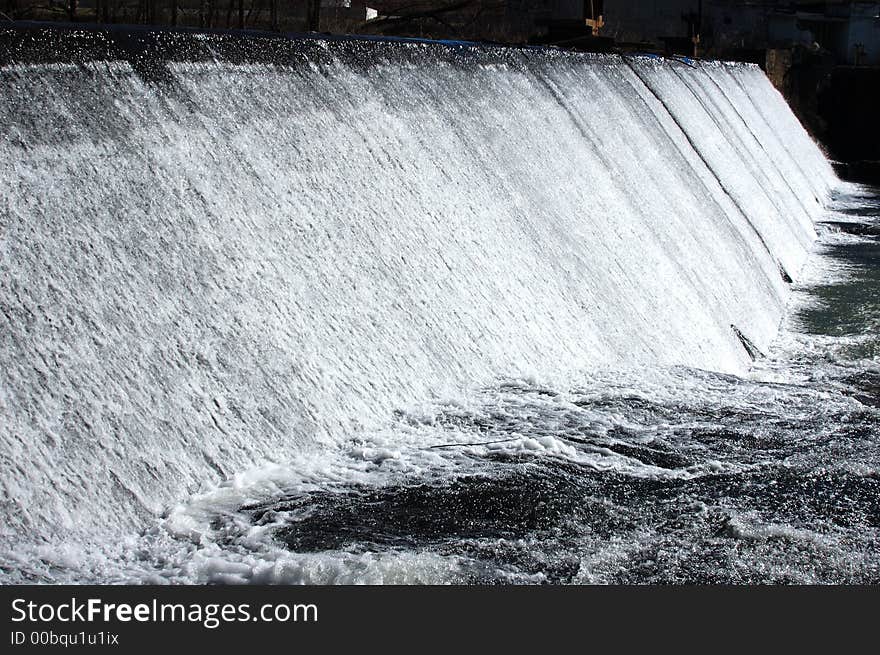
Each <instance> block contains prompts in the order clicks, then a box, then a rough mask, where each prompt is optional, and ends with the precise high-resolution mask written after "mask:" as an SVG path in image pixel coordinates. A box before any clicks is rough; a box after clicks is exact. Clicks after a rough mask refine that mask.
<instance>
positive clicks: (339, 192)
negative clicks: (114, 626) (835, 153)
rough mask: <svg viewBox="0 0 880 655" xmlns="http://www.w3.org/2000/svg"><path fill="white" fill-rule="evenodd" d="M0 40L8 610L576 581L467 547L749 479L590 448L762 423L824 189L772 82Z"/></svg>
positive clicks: (738, 76) (275, 47) (450, 54)
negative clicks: (134, 588)
mask: <svg viewBox="0 0 880 655" xmlns="http://www.w3.org/2000/svg"><path fill="white" fill-rule="evenodd" d="M0 43H2V49H3V50H2V53H3V54H2V68H0V85H2V87H0V88H2V90H0V125H2V126H3V127H2V135H3V138H2V140H0V181H2V186H3V194H2V204H0V272H2V275H0V310H2V311H0V323H2V330H0V370H2V371H3V380H2V385H0V453H2V489H3V516H2V518H3V521H2V526H3V527H2V528H0V530H2V532H0V566H2V571H3V573H4V576H5V577H6V578H7V579H10V580H68V579H75V580H104V581H107V580H123V579H125V580H128V579H146V580H155V579H157V578H163V579H179V580H197V581H198V580H202V581H204V580H219V581H224V580H227V581H228V580H242V579H243V580H250V581H257V582H259V581H285V580H298V581H316V582H322V581H353V580H365V581H388V580H391V581H414V580H435V579H447V578H448V579H468V580H482V579H497V578H498V577H499V576H500V577H501V579H511V580H520V581H522V580H538V581H541V580H548V579H549V580H571V579H575V577H576V576H575V577H573V576H574V574H572V575H568V574H565V573H564V572H565V571H568V570H569V569H568V568H566V567H569V568H570V565H569V563H563V564H564V565H563V564H560V563H559V562H556V563H554V564H552V565H551V564H546V563H545V565H544V567H543V568H542V567H541V566H540V565H538V564H534V563H533V564H530V565H529V566H517V565H515V564H514V563H511V562H512V561H513V560H508V559H504V558H502V560H503V561H502V562H501V564H498V565H497V566H489V565H485V562H486V561H490V560H491V558H488V559H487V557H485V556H481V555H480V551H481V549H485V548H486V543H489V542H491V543H493V544H495V545H496V546H497V544H498V539H501V540H502V541H503V542H504V543H509V542H506V541H504V540H505V539H508V540H509V539H511V538H514V539H525V538H526V537H527V535H528V534H532V533H533V532H535V531H538V532H541V531H543V532H541V533H542V534H544V533H546V532H547V530H550V531H551V532H552V531H553V530H557V531H558V530H559V529H560V528H559V525H560V524H561V523H560V522H566V521H573V520H576V519H575V518H574V517H576V516H581V513H582V512H583V511H584V508H585V507H592V505H590V503H588V502H585V501H584V498H585V495H584V494H586V495H587V496H589V497H590V498H598V497H606V498H607V499H609V502H611V501H610V499H611V498H613V496H614V489H602V490H599V491H596V490H593V489H590V490H587V489H586V488H585V485H587V486H589V485H592V484H594V483H595V482H596V480H595V479H594V476H593V475H586V474H584V473H583V471H580V472H578V471H575V470H573V469H572V468H571V467H575V468H577V467H586V470H587V471H590V472H592V473H593V474H595V473H596V472H597V471H599V472H600V473H601V472H605V473H604V475H606V476H607V477H602V478H600V480H599V483H601V484H611V481H616V483H619V484H620V485H623V484H624V483H623V482H621V480H622V479H624V480H629V481H631V482H632V484H649V482H646V481H651V480H653V481H655V482H656V483H657V484H660V482H657V481H658V480H660V481H664V480H665V481H667V482H668V483H669V484H673V482H670V481H673V480H678V481H679V482H682V481H684V480H692V479H701V480H702V479H704V478H705V479H715V478H714V477H712V476H717V475H725V474H730V473H731V471H732V470H733V469H734V468H735V467H734V465H733V464H730V463H725V462H724V458H723V457H721V456H718V457H711V458H708V459H707V460H706V461H698V460H699V458H695V457H692V456H691V455H688V454H681V453H678V454H675V455H673V454H670V455H669V456H668V457H667V458H666V459H665V460H664V459H663V457H660V456H656V454H655V456H651V457H648V456H639V450H638V449H639V448H640V447H641V446H639V445H633V444H630V445H629V446H627V448H629V449H630V450H626V448H624V447H622V446H621V447H614V444H613V443H611V442H608V443H606V442H605V441H602V442H601V443H599V442H595V441H591V439H592V438H593V437H596V435H600V436H601V439H605V440H606V441H607V439H609V438H610V437H609V435H610V434H611V433H613V431H614V430H615V429H621V430H623V427H621V426H622V424H627V423H630V422H632V421H636V419H634V418H633V417H632V415H631V414H629V412H631V411H636V412H637V413H639V414H640V416H641V415H642V414H645V415H644V416H642V417H641V418H642V419H644V420H645V421H647V422H649V423H650V422H651V421H654V422H655V424H656V425H665V426H667V427H668V426H669V425H670V421H673V420H674V419H673V418H672V417H671V416H667V415H665V414H664V411H670V410H669V407H666V408H665V409H664V408H663V407H660V406H661V405H662V404H663V403H664V401H667V400H668V401H669V402H671V403H672V406H673V407H680V406H684V405H687V402H691V403H692V404H698V403H697V402H696V401H695V400H693V398H694V397H700V398H703V399H704V400H706V397H708V398H709V399H708V400H706V402H709V403H719V402H720V403H723V402H727V401H726V400H724V399H723V398H724V397H726V396H728V395H729V397H730V398H738V394H740V395H742V396H743V398H744V399H743V403H745V404H746V405H748V406H750V405H751V404H752V403H754V404H755V405H756V406H760V405H761V404H762V403H770V402H771V400H770V399H769V396H772V394H773V392H772V389H771V388H770V387H766V386H761V385H758V386H757V387H755V388H753V387H751V386H748V385H745V386H744V387H742V388H743V389H745V391H740V388H741V387H739V386H737V385H735V384H733V383H731V382H729V380H730V379H733V378H729V377H727V376H728V375H730V374H734V375H739V376H743V375H745V374H746V373H747V372H748V371H749V367H750V365H751V363H752V361H751V358H752V357H754V356H760V355H761V354H764V353H767V352H768V351H769V349H770V348H771V343H772V342H773V340H774V338H775V336H776V335H777V332H778V329H779V326H780V322H781V321H782V319H783V316H784V312H785V307H786V302H787V300H788V295H789V293H788V291H789V286H790V283H791V281H792V280H794V281H795V282H797V281H798V280H799V279H800V275H801V273H802V270H803V267H804V264H805V263H806V261H807V257H808V254H809V252H810V249H811V247H812V246H811V244H812V243H813V241H814V239H815V238H816V230H815V222H816V221H817V220H819V219H820V218H821V217H822V216H823V215H824V212H825V211H826V210H825V207H826V204H827V203H828V201H829V199H830V198H831V194H832V192H833V191H834V189H835V188H837V187H838V186H839V181H838V180H837V178H836V177H835V175H834V174H833V171H832V169H831V167H830V165H829V163H828V162H827V161H826V159H825V158H824V156H823V155H822V153H821V152H820V151H819V149H818V148H817V147H816V146H815V144H814V143H813V142H812V141H811V140H810V139H809V137H808V136H807V135H806V133H805V132H804V131H803V129H802V128H801V127H800V125H799V124H798V123H797V121H796V119H795V118H794V117H793V116H792V114H791V112H790V111H789V110H788V108H787V107H786V106H785V103H784V100H783V99H782V98H781V96H779V94H778V93H777V92H776V91H775V90H774V89H773V88H772V87H771V85H770V83H769V81H768V80H767V79H766V77H765V76H764V75H763V73H762V72H761V71H760V70H759V69H758V68H756V67H754V66H748V65H732V64H730V65H728V64H716V63H698V64H693V63H689V62H676V61H661V60H655V59H647V58H622V57H619V56H592V55H583V54H572V53H563V52H556V51H548V50H518V49H495V48H486V47H470V46H461V45H459V46H448V45H438V44H422V43H381V42H378V43H377V42H363V41H351V40H341V41H295V40H287V39H282V38H257V37H253V38H233V37H229V36H218V35H213V36H211V35H182V34H169V33H158V34H156V33H149V32H140V33H125V32H107V31H91V32H77V31H67V32H58V31H52V32H43V31H41V30H37V29H33V30H8V31H5V32H0ZM681 367H688V368H687V369H682V368H681ZM684 371H689V372H687V373H685V372H684ZM706 371H714V372H715V373H712V374H710V373H706ZM724 381H727V382H724ZM725 384H726V385H728V386H724V385H725ZM722 387H723V390H722ZM728 387H730V388H728ZM731 389H733V391H731ZM563 390H564V391H563ZM636 390H637V391H636ZM564 393H567V394H574V396H573V397H569V398H567V400H565V401H564V402H563V401H561V400H560V397H561V396H560V394H564ZM604 393H608V394H610V398H612V399H613V398H616V399H617V400H620V398H623V399H627V398H629V399H630V400H632V399H635V400H633V402H623V403H622V404H620V403H617V404H614V403H611V406H612V409H610V410H609V409H608V407H604V409H603V406H602V402H605V401H602V400H601V398H600V396H602V394H604ZM652 393H654V394H655V396H654V397H650V395H651V394H652ZM751 393H754V394H755V396H756V397H755V398H751V397H750V396H749V394H751ZM804 393H806V392H804ZM689 394H692V395H689ZM700 394H703V395H702V396H701V395H700ZM523 398H525V400H523ZM682 398H691V400H690V401H686V400H682ZM750 398H751V399H750ZM606 400H607V399H606ZM728 400H729V398H728ZM609 402H611V401H610V400H609ZM645 402H650V403H653V404H656V405H657V406H656V407H655V406H654V405H652V406H651V407H644V406H643V404H644V403H645ZM729 402H734V401H733V400H729ZM804 403H805V406H806V404H808V403H807V401H804ZM508 405H515V406H516V407H518V408H519V409H518V410H516V411H513V410H511V409H510V406H508ZM658 407H659V409H658ZM505 408H506V409H505ZM682 411H685V410H682ZM687 411H690V412H691V413H692V414H699V411H701V410H697V409H693V408H691V409H690V410H687ZM756 411H757V410H756ZM841 411H845V410H843V409H842V410H841ZM621 417H623V418H621ZM640 420H641V419H640ZM694 421H695V422H699V421H697V419H694ZM747 423H748V421H745V420H744V421H743V425H746V424H747ZM618 424H620V425H618ZM749 425H751V424H749ZM615 426H616V427H615ZM630 427H631V426H630ZM591 435H592V436H591ZM596 438H599V437H596ZM601 439H600V441H601ZM624 441H626V440H625V439H624ZM681 441H682V443H687V439H685V438H684V437H682V440H681ZM643 445H644V444H642V446H643ZM633 449H634V450H633ZM643 454H644V453H643ZM542 457H543V459H542ZM652 457H653V459H652ZM658 457H659V459H658ZM524 458H537V459H529V460H528V461H525V463H524ZM676 458H678V459H676ZM661 460H663V461H661ZM667 460H668V461H667ZM547 462H556V463H557V464H558V467H556V468H554V467H550V468H547V469H546V470H545V468H540V467H547V466H548V465H547ZM664 462H665V463H664ZM510 467H512V468H510ZM523 467H525V469H523ZM535 467H539V468H540V470H538V468H535ZM737 470H738V469H737ZM872 470H873V469H872ZM444 480H445V482H443V481H444ZM450 480H452V482H450ZM536 480H537V481H536ZM682 484H684V482H682ZM612 486H613V485H612ZM425 489H430V490H431V492H430V493H427V492H425V493H424V494H422V495H419V493H417V491H414V490H422V491H424V490H425ZM560 490H562V491H560ZM426 494H427V495H426ZM364 498H368V499H369V498H372V501H371V502H373V505H374V506H375V505H377V504H378V505H379V506H381V507H382V508H384V509H382V511H379V512H378V513H377V514H376V515H375V516H372V518H370V519H369V520H367V519H363V520H358V521H355V520H354V519H353V518H352V517H354V516H355V515H358V516H361V517H362V516H363V514H364V512H365V511H366V510H365V509H364V505H363V503H364V502H366V501H364ZM548 498H550V499H553V498H562V499H564V500H561V501H560V502H559V503H556V504H554V503H553V502H551V501H548V500H547V499H548ZM450 499H452V500H450ZM462 499H464V500H462ZM597 502H598V501H597ZM359 503H360V504H359ZM444 503H445V505H444ZM536 504H537V505H539V506H542V507H544V506H550V507H551V510H552V511H551V515H549V516H548V517H544V518H543V519H542V518H541V517H540V512H538V518H537V519H535V518H534V516H535V510H534V506H535V505H536ZM556 505H559V506H558V507H557V506H556ZM460 506H466V507H468V508H471V510H474V508H475V507H479V508H480V509H479V510H478V511H477V510H474V511H477V514H478V515H479V516H478V519H479V517H482V520H483V524H485V525H484V529H482V530H476V531H475V532H474V531H470V532H469V531H468V530H467V529H464V528H462V525H463V523H462V524H460V523H459V520H458V519H456V518H455V516H456V515H455V512H454V511H452V510H451V509H449V508H450V507H451V508H453V509H454V508H459V509H460ZM444 507H445V508H446V509H445V510H444ZM523 507H531V508H532V509H531V510H530V511H529V512H525V513H524V514H523V513H522V512H524V511H525V510H523ZM594 509H595V508H594ZM548 511H549V510H548ZM596 511H598V510H596ZM418 512H422V513H423V514H424V515H425V516H426V517H429V518H426V519H425V520H426V521H427V523H428V524H429V528H430V529H429V530H428V532H427V533H425V531H424V530H423V528H424V525H422V524H420V525H410V524H408V523H407V521H406V517H407V516H411V515H412V514H413V513H418ZM444 512H445V513H444ZM157 517H160V518H158V519H157ZM316 517H317V518H316ZM346 517H348V518H347V519H346ZM430 517H433V518H430ZM530 517H531V518H530ZM471 518H473V517H471ZM731 520H733V519H731ZM432 521H434V523H432ZM498 521H500V522H501V524H498V525H496V523H497V522H498ZM505 521H506V522H505ZM310 522H311V523H310ZM435 523H436V524H435ZM468 524H469V525H475V524H476V525H482V524H481V523H480V520H476V523H475V522H474V521H473V520H470V522H469V523H468ZM502 524H503V525H502ZM533 524H534V525H533ZM581 524H582V525H586V524H589V522H588V521H587V522H584V521H583V520H582V521H581ZM728 524H729V522H728V523H725V525H728ZM218 526H219V527H218ZM388 526H396V529H397V533H395V531H394V530H390V529H389V528H388ZM407 526H408V527H407ZM528 526H531V528H530V529H527V527H528ZM731 529H733V528H731ZM737 529H738V528H737ZM398 533H399V534H398ZM379 534H382V535H385V536H386V537H387V535H389V534H397V535H398V536H397V537H395V538H393V539H390V541H383V538H380V537H379V536H377V535H379ZM609 539H611V538H610V537H609ZM612 541H613V540H610V541H609V540H606V541H604V542H601V540H599V539H598V537H596V536H594V537H591V541H590V544H592V545H591V546H590V549H588V550H589V552H590V553H591V557H592V556H596V557H598V556H597V555H596V553H597V552H599V551H600V550H601V548H600V546H599V545H597V544H599V543H600V542H601V544H604V546H607V544H608V543H611V542H612ZM579 543H580V542H579ZM438 544H439V545H438ZM462 544H470V545H469V546H467V547H464V546H463V545H462ZM604 546H602V547H604ZM554 548H555V546H554ZM536 549H537V550H538V551H540V550H541V548H540V547H536ZM569 550H571V549H569ZM495 552H497V549H496V551H495ZM566 552H568V551H566ZM578 552H580V551H578ZM579 557H580V559H579V560H578V561H579V562H580V564H579V565H578V567H579V571H580V573H579V574H578V575H579V576H580V578H577V579H590V580H594V579H597V580H598V579H610V578H611V577H613V576H611V575H610V574H609V575H605V576H604V577H603V574H602V573H601V571H602V570H603V569H602V566H601V562H599V563H598V564H597V563H595V562H594V563H593V564H592V565H590V566H587V565H586V564H584V561H585V559H584V556H583V552H581V554H580V555H579ZM600 559H601V558H600ZM596 561H597V562H598V560H596ZM474 562H483V563H484V564H483V565H480V566H477V565H475V564H474ZM603 562H606V563H607V559H606V560H603ZM330 563H332V564H330ZM578 567H576V568H578ZM560 571H562V573H560ZM597 571H598V572H597ZM505 576H506V577H505ZM591 576H592V577H591ZM685 577H687V576H685Z"/></svg>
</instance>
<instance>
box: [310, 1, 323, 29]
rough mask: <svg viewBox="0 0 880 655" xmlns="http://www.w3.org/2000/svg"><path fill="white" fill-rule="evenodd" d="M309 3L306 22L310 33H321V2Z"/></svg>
mask: <svg viewBox="0 0 880 655" xmlns="http://www.w3.org/2000/svg"><path fill="white" fill-rule="evenodd" d="M306 1H307V2H308V5H307V6H308V13H307V15H306V22H307V23H308V29H309V31H310V32H320V31H321V0H306Z"/></svg>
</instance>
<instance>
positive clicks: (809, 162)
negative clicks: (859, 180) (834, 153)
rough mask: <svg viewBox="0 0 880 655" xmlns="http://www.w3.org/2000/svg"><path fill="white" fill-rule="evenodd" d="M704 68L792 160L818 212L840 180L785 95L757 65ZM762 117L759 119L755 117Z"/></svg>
mask: <svg viewBox="0 0 880 655" xmlns="http://www.w3.org/2000/svg"><path fill="white" fill-rule="evenodd" d="M705 68H706V69H707V70H706V72H707V74H708V75H710V76H711V77H712V78H713V79H715V81H716V82H717V83H718V84H719V86H721V87H722V88H723V89H724V90H725V93H727V94H728V96H729V97H730V98H732V99H737V102H738V103H739V105H740V106H742V107H743V111H744V112H750V113H751V115H752V116H754V117H755V118H752V119H751V120H750V125H754V126H755V129H757V130H762V129H763V128H764V127H765V126H766V127H767V128H769V130H770V135H769V136H767V137H765V138H766V140H767V142H768V143H769V144H771V146H770V147H780V146H781V148H782V149H783V150H785V151H786V152H787V153H788V155H789V157H790V158H791V159H792V160H793V164H794V166H795V167H796V170H792V175H793V176H797V175H798V174H800V175H801V176H804V177H806V182H807V184H808V185H809V186H810V187H811V189H812V191H813V194H814V197H815V198H816V199H817V200H818V201H819V203H818V204H819V205H820V206H819V207H816V206H815V205H814V212H821V210H822V207H823V206H824V204H825V202H826V200H827V198H828V195H829V193H830V192H831V191H832V190H833V188H834V187H835V186H836V185H837V184H838V183H839V180H838V179H837V176H836V175H835V173H834V169H833V168H832V167H831V163H830V162H829V161H828V159H827V158H826V157H825V155H824V153H823V152H822V151H821V150H820V149H819V147H818V146H817V145H816V142H815V141H813V139H812V138H811V137H810V135H809V134H808V133H807V131H806V130H805V129H804V127H803V126H802V125H801V124H800V122H799V121H798V120H797V117H796V116H795V115H794V113H793V112H792V111H791V110H790V109H789V107H788V104H787V103H786V101H785V98H784V97H783V96H782V94H781V93H779V91H777V90H776V89H775V88H774V87H773V85H772V84H771V83H770V80H769V79H768V78H767V76H766V75H765V74H764V73H763V71H761V70H760V69H759V68H758V67H757V66H738V65H735V64H723V63H715V64H712V65H706V66H705ZM758 116H759V117H760V119H761V120H758V119H757V117H758Z"/></svg>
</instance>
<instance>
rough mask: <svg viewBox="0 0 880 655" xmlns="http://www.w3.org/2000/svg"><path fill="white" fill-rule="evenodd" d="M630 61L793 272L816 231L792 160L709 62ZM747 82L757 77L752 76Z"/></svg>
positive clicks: (791, 273)
mask: <svg viewBox="0 0 880 655" xmlns="http://www.w3.org/2000/svg"><path fill="white" fill-rule="evenodd" d="M631 65H632V67H633V70H634V71H636V72H637V74H638V75H639V77H640V78H641V79H642V80H643V82H644V83H645V85H646V86H647V87H648V88H649V89H650V90H651V92H652V93H653V94H655V95H656V96H657V98H658V99H659V100H660V102H662V103H663V105H664V107H665V108H666V109H667V110H668V111H669V113H670V114H671V115H672V117H673V118H674V119H675V121H676V123H678V125H679V126H680V128H681V130H682V131H683V132H684V133H685V134H686V135H687V138H688V140H689V141H690V142H691V144H692V147H693V148H694V149H695V150H696V151H697V152H699V153H700V156H701V157H702V158H703V159H704V161H705V163H706V166H708V168H709V169H710V170H711V171H712V173H713V174H714V175H715V176H716V178H717V179H718V182H719V184H720V186H721V187H722V189H723V191H724V193H725V194H726V195H728V196H729V198H730V199H731V200H732V201H733V202H734V203H735V204H736V206H737V207H738V208H739V210H740V211H741V212H742V214H743V215H744V216H745V217H746V218H747V220H748V221H749V223H750V224H751V225H752V226H753V228H754V230H755V232H756V233H757V234H759V235H760V236H761V239H762V240H763V241H764V243H765V245H766V248H767V249H768V251H769V252H770V253H771V255H772V256H773V257H774V258H776V260H777V261H778V262H779V264H780V267H781V269H782V270H783V271H784V272H785V273H786V274H787V275H788V276H789V277H792V278H794V277H796V276H797V274H798V272H799V271H800V269H801V267H802V265H803V263H804V262H805V260H806V257H807V254H808V252H809V247H810V244H811V243H812V242H813V240H814V238H815V232H814V230H813V227H812V222H811V210H810V208H809V206H808V205H807V204H806V203H807V202H809V203H812V202H813V199H812V198H806V199H805V198H800V197H798V195H797V192H796V191H795V190H794V189H793V188H792V184H791V181H790V180H789V179H788V176H789V175H790V173H791V171H792V169H793V165H792V163H791V162H790V161H789V157H788V153H787V152H786V151H785V150H783V149H781V148H773V147H772V144H767V145H765V144H762V143H761V142H760V141H759V140H758V138H757V137H756V135H755V130H756V129H758V128H757V125H755V124H749V123H746V122H745V121H746V120H748V118H744V117H743V115H742V114H741V111H738V110H737V107H736V106H735V105H734V104H733V102H732V101H731V98H730V97H729V96H728V95H727V94H726V93H725V91H724V90H723V89H722V87H721V86H719V85H718V84H717V83H715V82H714V80H713V78H712V76H711V75H710V74H709V73H707V71H706V67H694V66H689V65H687V64H684V63H671V64H668V63H663V64H660V63H658V62H656V61H654V60H648V59H638V60H633V61H632V64H631ZM708 68H709V70H710V71H711V70H713V68H712V67H711V66H710V67H708ZM751 83H752V85H755V84H758V82H757V80H756V79H755V78H752V82H751ZM787 111H788V112H789V113H791V112H790V110H787Z"/></svg>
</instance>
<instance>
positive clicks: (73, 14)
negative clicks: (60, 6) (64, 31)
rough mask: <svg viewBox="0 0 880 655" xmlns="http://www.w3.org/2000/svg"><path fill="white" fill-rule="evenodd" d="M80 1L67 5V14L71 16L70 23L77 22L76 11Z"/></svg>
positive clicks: (72, 0) (71, 1) (72, 1)
mask: <svg viewBox="0 0 880 655" xmlns="http://www.w3.org/2000/svg"><path fill="white" fill-rule="evenodd" d="M78 5H79V1H78V0H70V2H68V4H67V13H68V14H70V22H71V23H75V22H76V10H77V8H78Z"/></svg>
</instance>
